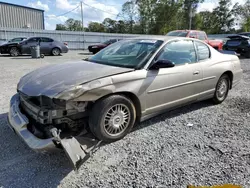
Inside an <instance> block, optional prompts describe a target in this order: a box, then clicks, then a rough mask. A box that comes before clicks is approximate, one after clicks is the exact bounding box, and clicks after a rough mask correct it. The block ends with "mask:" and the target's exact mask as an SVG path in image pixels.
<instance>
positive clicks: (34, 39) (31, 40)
mask: <svg viewBox="0 0 250 188" xmlns="http://www.w3.org/2000/svg"><path fill="white" fill-rule="evenodd" d="M39 39H40V38H31V39H29V40H28V42H30V43H31V42H38V41H39Z"/></svg>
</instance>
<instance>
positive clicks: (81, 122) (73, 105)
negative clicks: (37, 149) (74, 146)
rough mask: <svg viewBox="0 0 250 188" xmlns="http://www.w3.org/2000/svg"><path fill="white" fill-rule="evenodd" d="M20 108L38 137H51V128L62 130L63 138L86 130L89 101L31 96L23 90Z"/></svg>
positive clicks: (30, 128) (29, 127)
mask: <svg viewBox="0 0 250 188" xmlns="http://www.w3.org/2000/svg"><path fill="white" fill-rule="evenodd" d="M19 95H20V108H21V110H22V111H23V113H24V114H25V115H27V116H28V117H29V120H30V124H29V126H28V129H29V131H31V132H32V133H33V134H34V135H35V136H36V137H38V138H41V139H44V138H50V137H52V136H53V135H52V134H51V129H53V128H57V129H58V130H60V132H61V133H60V135H61V137H62V138H64V137H67V136H77V135H79V134H83V133H84V132H86V128H87V117H88V113H87V112H88V110H87V107H88V104H90V103H89V102H77V101H65V100H61V99H51V98H49V97H46V96H38V97H30V96H27V95H25V94H23V93H21V92H19Z"/></svg>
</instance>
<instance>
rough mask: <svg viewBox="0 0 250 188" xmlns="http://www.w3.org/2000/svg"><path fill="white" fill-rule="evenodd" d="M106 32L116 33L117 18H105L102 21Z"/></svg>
mask: <svg viewBox="0 0 250 188" xmlns="http://www.w3.org/2000/svg"><path fill="white" fill-rule="evenodd" d="M102 24H103V26H104V28H105V32H107V33H116V32H117V27H116V26H117V22H116V20H112V19H110V18H105V19H104V20H103V22H102Z"/></svg>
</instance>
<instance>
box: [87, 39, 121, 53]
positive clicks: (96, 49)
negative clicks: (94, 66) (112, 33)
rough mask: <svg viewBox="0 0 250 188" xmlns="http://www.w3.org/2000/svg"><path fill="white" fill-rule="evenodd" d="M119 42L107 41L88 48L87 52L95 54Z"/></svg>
mask: <svg viewBox="0 0 250 188" xmlns="http://www.w3.org/2000/svg"><path fill="white" fill-rule="evenodd" d="M119 40H121V39H109V40H107V41H105V42H103V43H99V44H95V45H91V46H88V50H89V52H92V53H93V54H96V53H97V52H99V51H100V50H102V49H103V48H106V47H107V46H108V45H110V44H113V43H115V42H117V41H119Z"/></svg>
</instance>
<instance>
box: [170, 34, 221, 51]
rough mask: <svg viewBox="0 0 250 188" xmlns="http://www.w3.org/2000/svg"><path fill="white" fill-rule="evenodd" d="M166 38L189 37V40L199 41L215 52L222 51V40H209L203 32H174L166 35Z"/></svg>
mask: <svg viewBox="0 0 250 188" xmlns="http://www.w3.org/2000/svg"><path fill="white" fill-rule="evenodd" d="M167 36H178V37H189V38H195V39H200V40H202V41H204V42H206V43H207V44H209V45H210V46H212V47H213V48H215V49H216V50H222V47H223V41H222V40H209V39H208V37H207V34H206V32H204V31H198V30H176V31H171V32H169V33H168V34H167Z"/></svg>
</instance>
